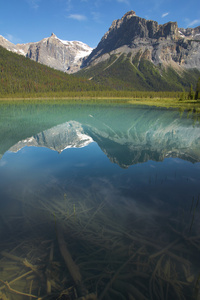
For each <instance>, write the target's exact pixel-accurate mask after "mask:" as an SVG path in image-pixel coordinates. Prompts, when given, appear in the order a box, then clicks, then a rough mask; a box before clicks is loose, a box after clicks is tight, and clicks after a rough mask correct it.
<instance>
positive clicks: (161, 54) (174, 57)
mask: <svg viewBox="0 0 200 300" xmlns="http://www.w3.org/2000/svg"><path fill="white" fill-rule="evenodd" d="M122 53H125V54H129V56H132V57H134V56H135V55H136V54H138V53H139V57H140V58H142V57H143V58H145V59H147V60H149V61H150V62H152V63H153V64H155V65H159V64H162V65H165V66H167V65H168V66H172V67H173V68H177V69H179V67H183V68H197V69H199V70H200V26H199V27H196V28H194V29H192V28H188V29H183V28H178V25H177V23H176V22H169V23H166V24H164V25H159V24H158V23H157V22H156V21H152V20H146V19H143V18H140V17H138V16H136V14H135V12H134V11H130V12H128V13H126V14H125V15H124V16H123V17H122V18H121V19H120V20H115V21H113V23H112V25H111V27H110V28H109V30H108V32H106V33H105V35H104V36H103V37H102V39H101V41H100V43H99V44H98V46H97V47H96V48H95V49H94V50H93V51H92V53H91V54H90V56H89V57H88V58H87V59H86V61H85V65H87V66H88V65H91V64H92V63H93V64H97V63H99V62H100V61H103V60H106V59H108V57H109V56H110V55H112V54H118V55H120V54H122Z"/></svg>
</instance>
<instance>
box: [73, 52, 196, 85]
mask: <svg viewBox="0 0 200 300" xmlns="http://www.w3.org/2000/svg"><path fill="white" fill-rule="evenodd" d="M146 56H148V52H147V51H146V52H145V53H143V54H142V52H141V51H138V52H137V53H136V54H135V55H134V56H133V55H132V54H131V53H130V52H129V53H128V55H125V54H122V55H120V56H118V58H117V57H116V55H111V56H110V58H109V59H108V60H106V61H104V62H101V63H99V64H98V65H95V66H91V67H88V68H87V69H83V70H81V71H80V72H78V73H77V74H75V76H85V77H87V78H90V79H92V81H94V82H98V83H99V84H101V85H103V86H105V87H107V88H108V87H109V88H112V89H116V90H129V91H131V90H132V91H135V90H140V91H144V90H146V91H182V90H183V89H186V90H188V91H189V88H190V85H191V84H193V85H194V84H196V81H197V78H198V77H199V75H200V72H199V71H198V70H196V69H194V70H190V71H182V72H181V74H180V73H178V72H176V71H175V70H174V69H173V68H170V67H168V68H164V67H162V66H161V65H158V66H155V65H154V64H153V63H152V62H151V61H149V60H148V59H147V58H146Z"/></svg>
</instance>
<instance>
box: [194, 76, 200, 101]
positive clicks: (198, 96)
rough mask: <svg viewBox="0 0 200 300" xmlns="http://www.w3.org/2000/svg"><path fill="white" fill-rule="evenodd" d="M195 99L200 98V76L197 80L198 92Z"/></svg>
mask: <svg viewBox="0 0 200 300" xmlns="http://www.w3.org/2000/svg"><path fill="white" fill-rule="evenodd" d="M195 99H196V100H197V99H200V77H199V80H198V82H197V87H196V93H195Z"/></svg>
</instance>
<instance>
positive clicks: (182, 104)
mask: <svg viewBox="0 0 200 300" xmlns="http://www.w3.org/2000/svg"><path fill="white" fill-rule="evenodd" d="M17 101H19V102H21V101H23V102H27V103H33V102H46V101H47V102H51V101H56V102H57V101H58V102H59V101H64V102H66V103H77V102H81V103H82V104H83V103H84V102H85V103H87V104H89V103H90V102H91V103H93V104H98V103H99V104H100V103H101V102H102V103H104V104H112V103H114V104H117V103H119V104H120V103H121V104H122V103H123V104H133V105H147V106H156V107H163V108H170V107H171V108H179V109H189V110H191V109H192V110H194V111H196V112H199V113H200V100H179V99H174V98H159V97H155V98H150V97H149V98H146V97H145V98H130V97H80V96H77V97H35V98H32V97H30V98H29V97H26V98H25V97H24V98H23V97H19V98H17V97H16V98H11V97H8V98H6V97H5V98H0V103H2V102H9V103H11V102H15V103H16V102H17Z"/></svg>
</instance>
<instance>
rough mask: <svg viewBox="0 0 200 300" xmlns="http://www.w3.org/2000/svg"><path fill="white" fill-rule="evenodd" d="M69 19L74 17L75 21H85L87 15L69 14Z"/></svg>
mask: <svg viewBox="0 0 200 300" xmlns="http://www.w3.org/2000/svg"><path fill="white" fill-rule="evenodd" d="M68 18H69V19H74V20H77V21H85V20H87V17H86V16H84V15H79V14H71V15H69V16H68Z"/></svg>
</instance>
